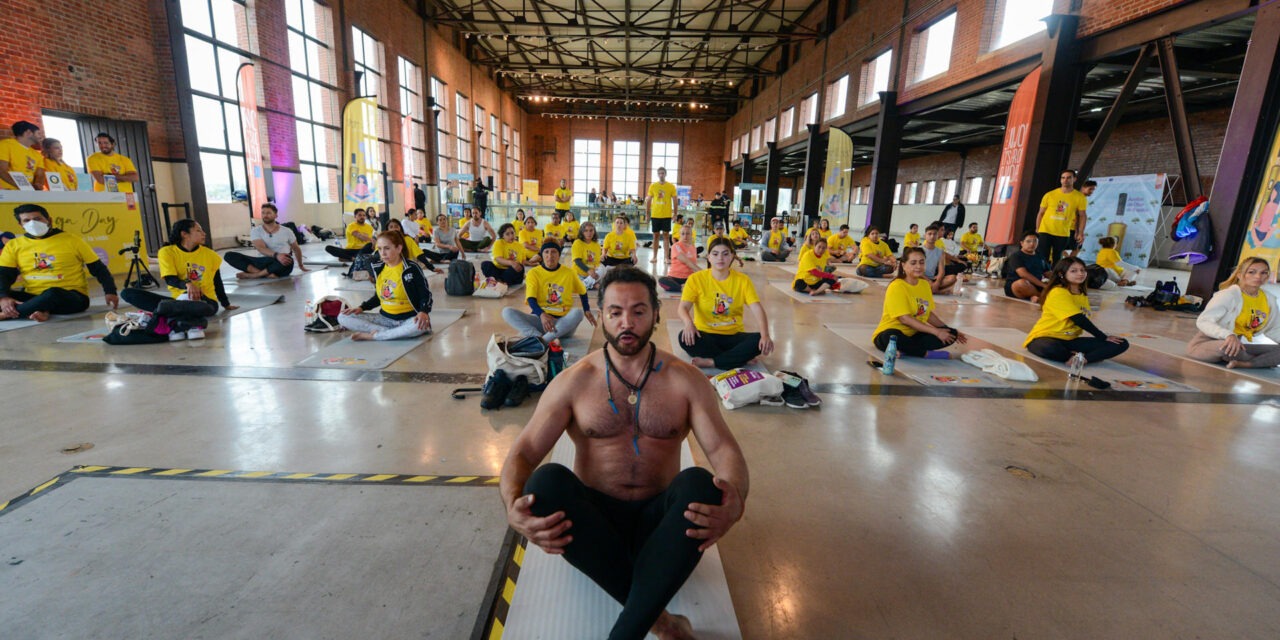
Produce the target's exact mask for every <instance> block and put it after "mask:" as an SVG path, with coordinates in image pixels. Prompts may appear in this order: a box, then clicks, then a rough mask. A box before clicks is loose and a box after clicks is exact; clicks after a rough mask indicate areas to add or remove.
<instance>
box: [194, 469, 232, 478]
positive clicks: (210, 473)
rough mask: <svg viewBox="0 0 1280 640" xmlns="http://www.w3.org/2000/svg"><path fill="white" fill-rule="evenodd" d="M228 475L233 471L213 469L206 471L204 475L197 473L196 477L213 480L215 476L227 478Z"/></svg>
mask: <svg viewBox="0 0 1280 640" xmlns="http://www.w3.org/2000/svg"><path fill="white" fill-rule="evenodd" d="M228 473H231V469H212V470H209V471H205V472H204V473H197V474H196V475H198V476H200V477H203V478H212V477H214V476H225V475H227V474H228Z"/></svg>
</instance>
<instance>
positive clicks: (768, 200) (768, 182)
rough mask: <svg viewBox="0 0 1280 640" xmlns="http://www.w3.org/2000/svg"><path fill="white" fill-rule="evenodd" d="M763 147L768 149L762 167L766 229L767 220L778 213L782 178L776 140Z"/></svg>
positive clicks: (779, 152)
mask: <svg viewBox="0 0 1280 640" xmlns="http://www.w3.org/2000/svg"><path fill="white" fill-rule="evenodd" d="M765 147H766V148H767V149H768V150H769V151H768V153H767V154H766V155H765V163H766V164H765V168H764V228H765V229H768V228H769V221H770V220H772V219H773V217H774V216H776V215H778V181H779V179H780V178H782V152H781V151H778V143H777V142H766V143H765ZM725 231H728V229H725Z"/></svg>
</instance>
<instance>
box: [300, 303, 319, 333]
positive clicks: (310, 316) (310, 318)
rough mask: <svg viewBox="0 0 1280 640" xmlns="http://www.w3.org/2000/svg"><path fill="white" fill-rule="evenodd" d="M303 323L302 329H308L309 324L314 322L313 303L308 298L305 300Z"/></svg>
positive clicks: (314, 306) (314, 310) (314, 307)
mask: <svg viewBox="0 0 1280 640" xmlns="http://www.w3.org/2000/svg"><path fill="white" fill-rule="evenodd" d="M303 321H304V322H305V324H303V325H302V326H304V327H309V326H311V323H313V322H315V321H316V305H315V301H313V300H312V299H310V298H307V310H306V311H304V312H303Z"/></svg>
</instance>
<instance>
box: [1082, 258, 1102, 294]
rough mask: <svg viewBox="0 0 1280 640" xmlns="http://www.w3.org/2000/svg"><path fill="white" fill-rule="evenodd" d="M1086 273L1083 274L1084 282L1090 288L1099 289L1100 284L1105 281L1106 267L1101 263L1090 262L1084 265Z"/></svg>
mask: <svg viewBox="0 0 1280 640" xmlns="http://www.w3.org/2000/svg"><path fill="white" fill-rule="evenodd" d="M1085 271H1086V272H1087V273H1088V275H1087V276H1085V279H1084V284H1085V286H1087V287H1089V288H1090V289H1101V288H1102V285H1104V284H1106V283H1107V268H1106V267H1103V266H1101V265H1096V264H1091V265H1089V266H1087V267H1085Z"/></svg>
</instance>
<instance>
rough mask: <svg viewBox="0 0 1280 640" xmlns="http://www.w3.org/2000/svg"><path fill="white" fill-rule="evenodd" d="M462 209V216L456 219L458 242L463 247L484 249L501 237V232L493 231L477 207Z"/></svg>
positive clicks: (471, 249) (469, 249) (466, 248)
mask: <svg viewBox="0 0 1280 640" xmlns="http://www.w3.org/2000/svg"><path fill="white" fill-rule="evenodd" d="M462 211H463V215H464V217H463V218H461V219H459V220H458V231H459V236H458V238H459V239H458V242H460V243H462V248H463V249H465V250H467V251H484V250H485V249H488V248H489V247H490V246H492V245H493V243H494V242H497V241H498V238H500V237H501V234H499V233H494V231H493V227H492V226H490V225H489V221H488V220H485V219H484V213H483V212H481V211H480V210H479V209H471V208H469V207H468V208H466V209H463V210H462ZM512 228H515V227H514V226H513V227H512ZM513 237H514V236H513Z"/></svg>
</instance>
